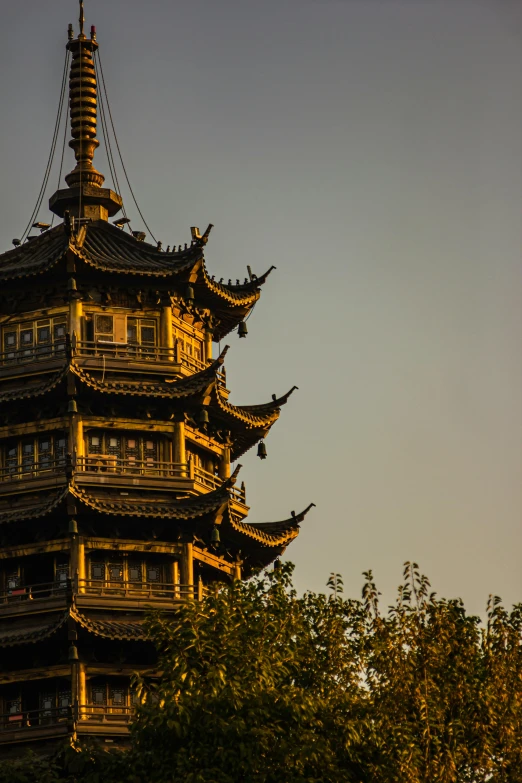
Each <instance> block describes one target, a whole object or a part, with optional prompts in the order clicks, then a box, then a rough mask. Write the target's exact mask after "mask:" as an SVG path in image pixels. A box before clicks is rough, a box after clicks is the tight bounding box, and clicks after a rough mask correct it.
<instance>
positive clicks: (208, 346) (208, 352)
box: [205, 330, 212, 362]
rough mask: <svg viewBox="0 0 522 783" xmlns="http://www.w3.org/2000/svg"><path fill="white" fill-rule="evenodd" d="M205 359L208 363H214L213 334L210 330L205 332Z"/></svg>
mask: <svg viewBox="0 0 522 783" xmlns="http://www.w3.org/2000/svg"><path fill="white" fill-rule="evenodd" d="M205 359H206V361H207V362H210V361H212V332H211V331H210V330H207V331H206V332H205Z"/></svg>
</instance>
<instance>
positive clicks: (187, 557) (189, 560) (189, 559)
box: [181, 541, 194, 598]
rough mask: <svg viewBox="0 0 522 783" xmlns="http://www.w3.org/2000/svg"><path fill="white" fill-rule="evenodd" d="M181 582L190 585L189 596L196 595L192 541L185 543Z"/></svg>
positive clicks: (186, 585)
mask: <svg viewBox="0 0 522 783" xmlns="http://www.w3.org/2000/svg"><path fill="white" fill-rule="evenodd" d="M181 584H182V585H183V586H184V587H188V588H189V590H188V595H189V598H191V597H193V595H194V545H193V544H192V541H186V542H185V543H184V544H183V553H182V556H181Z"/></svg>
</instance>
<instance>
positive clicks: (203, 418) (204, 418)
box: [198, 408, 208, 424]
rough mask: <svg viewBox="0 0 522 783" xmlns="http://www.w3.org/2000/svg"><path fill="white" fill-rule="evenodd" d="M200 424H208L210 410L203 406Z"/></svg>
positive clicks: (199, 417)
mask: <svg viewBox="0 0 522 783" xmlns="http://www.w3.org/2000/svg"><path fill="white" fill-rule="evenodd" d="M198 421H199V423H200V424H208V412H207V411H206V410H205V408H203V409H202V410H201V412H200V414H199V416H198Z"/></svg>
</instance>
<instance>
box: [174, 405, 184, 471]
mask: <svg viewBox="0 0 522 783" xmlns="http://www.w3.org/2000/svg"><path fill="white" fill-rule="evenodd" d="M172 461H173V462H174V464H175V465H182V466H183V468H182V470H181V475H182V476H185V475H186V464H187V451H186V446H185V417H184V416H183V415H182V416H179V417H177V418H176V419H175V420H174V432H173V437H172Z"/></svg>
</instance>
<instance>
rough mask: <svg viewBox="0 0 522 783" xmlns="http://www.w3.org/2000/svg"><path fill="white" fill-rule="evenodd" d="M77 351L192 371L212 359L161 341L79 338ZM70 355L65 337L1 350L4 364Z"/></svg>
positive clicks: (87, 355)
mask: <svg viewBox="0 0 522 783" xmlns="http://www.w3.org/2000/svg"><path fill="white" fill-rule="evenodd" d="M73 354H74V355H75V356H79V357H82V358H94V359H96V358H99V359H104V360H106V359H115V360H120V359H123V360H125V361H126V362H148V363H150V364H155V363H159V364H166V363H172V364H175V365H178V366H179V365H181V366H182V367H185V368H186V369H188V370H189V371H190V372H191V373H197V372H201V371H202V370H205V369H206V368H207V367H208V365H209V362H204V361H202V360H201V359H198V358H196V357H195V356H191V355H190V354H188V353H186V352H185V351H182V350H181V349H180V348H179V346H175V347H174V348H166V347H163V346H157V345H134V344H130V343H113V342H102V341H96V342H95V341H94V340H77V341H76V342H75V343H74V350H73ZM66 355H67V343H66V342H65V341H64V340H60V341H56V342H52V343H46V344H45V345H32V346H29V347H27V348H16V349H13V350H9V351H4V352H3V353H0V368H3V367H5V368H9V367H13V366H18V365H26V364H34V363H35V362H43V361H48V360H49V359H64V358H65V357H66ZM2 374H5V373H2ZM217 378H218V384H219V386H220V387H221V388H226V374H225V371H224V369H221V370H218V373H217Z"/></svg>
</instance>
